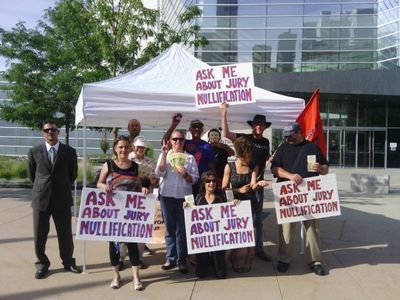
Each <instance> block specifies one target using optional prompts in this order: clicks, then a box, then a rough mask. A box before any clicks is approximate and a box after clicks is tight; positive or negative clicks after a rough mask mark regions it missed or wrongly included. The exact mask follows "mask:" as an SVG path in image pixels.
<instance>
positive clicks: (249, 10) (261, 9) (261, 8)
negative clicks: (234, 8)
mask: <svg viewBox="0 0 400 300" xmlns="http://www.w3.org/2000/svg"><path fill="white" fill-rule="evenodd" d="M266 13H267V8H266V6H265V5H239V6H238V12H237V15H239V16H248V15H250V16H252V15H258V16H260V15H262V16H264V15H266Z"/></svg>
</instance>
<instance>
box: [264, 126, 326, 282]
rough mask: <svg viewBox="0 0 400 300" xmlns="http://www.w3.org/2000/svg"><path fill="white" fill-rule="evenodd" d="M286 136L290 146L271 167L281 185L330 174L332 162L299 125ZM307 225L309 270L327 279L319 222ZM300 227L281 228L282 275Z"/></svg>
mask: <svg viewBox="0 0 400 300" xmlns="http://www.w3.org/2000/svg"><path fill="white" fill-rule="evenodd" d="M283 135H284V137H285V138H286V140H287V142H285V143H283V144H282V145H281V146H280V147H279V148H278V149H277V150H276V152H275V154H274V159H273V160H272V165H271V171H272V173H273V174H274V175H275V176H277V177H278V182H282V181H287V180H292V181H294V182H295V183H296V184H301V182H302V181H303V178H307V177H312V176H318V175H320V174H321V175H325V174H327V173H328V170H329V167H328V161H327V160H326V158H325V157H324V155H323V154H322V152H321V150H320V149H319V147H318V146H317V145H316V144H315V143H311V142H309V141H307V140H306V139H304V136H303V133H302V130H301V127H300V125H299V124H298V123H296V122H293V123H290V124H288V125H287V126H285V127H284V130H283ZM308 157H312V158H313V161H315V162H314V163H311V164H310V166H309V167H308ZM303 223H304V226H305V228H306V247H307V255H308V263H309V266H310V268H311V269H312V270H313V272H314V273H315V274H317V275H320V276H322V275H326V274H327V272H326V271H325V269H324V267H323V265H322V255H321V250H320V248H321V247H320V229H319V220H318V219H313V220H307V221H303ZM296 224H297V223H296V222H295V223H286V224H280V225H279V262H278V266H277V269H278V271H279V272H286V271H287V270H288V269H289V266H290V261H291V259H292V258H293V245H294V242H295V240H296V237H295V234H294V232H295V231H294V230H295V228H296Z"/></svg>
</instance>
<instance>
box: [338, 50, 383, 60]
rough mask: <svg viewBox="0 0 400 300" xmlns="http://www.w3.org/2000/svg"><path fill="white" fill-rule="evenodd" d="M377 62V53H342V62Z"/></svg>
mask: <svg viewBox="0 0 400 300" xmlns="http://www.w3.org/2000/svg"><path fill="white" fill-rule="evenodd" d="M375 60H376V52H375V51H351V52H341V53H340V62H346V61H348V62H357V61H359V62H374V61H375Z"/></svg>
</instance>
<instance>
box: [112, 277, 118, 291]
mask: <svg viewBox="0 0 400 300" xmlns="http://www.w3.org/2000/svg"><path fill="white" fill-rule="evenodd" d="M110 288H112V289H113V290H116V289H119V279H114V280H113V281H111V283H110Z"/></svg>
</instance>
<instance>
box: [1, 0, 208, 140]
mask: <svg viewBox="0 0 400 300" xmlns="http://www.w3.org/2000/svg"><path fill="white" fill-rule="evenodd" d="M200 14H201V11H200V10H199V9H198V8H197V7H190V8H189V9H187V11H186V12H185V13H183V14H182V15H181V16H180V18H179V22H180V23H179V25H178V28H179V29H178V30H177V31H175V30H173V29H172V28H171V27H170V26H169V25H167V24H166V23H161V24H160V25H159V26H157V25H158V24H157V11H155V10H152V9H148V8H145V7H144V6H143V4H142V2H141V1H140V0H59V1H57V2H56V3H55V6H54V7H53V8H49V9H48V10H47V11H46V14H45V16H44V17H43V18H42V20H41V21H40V22H39V23H38V26H37V27H36V29H34V30H31V29H27V28H26V27H25V26H24V24H23V23H18V24H17V25H16V26H15V27H14V28H13V29H12V30H11V31H6V30H4V29H2V28H0V55H2V56H4V57H6V58H7V59H8V61H9V62H12V63H11V65H10V67H9V69H8V70H7V71H6V73H5V79H6V80H8V81H9V82H10V83H12V85H11V86H9V87H6V88H8V89H11V101H10V102H5V103H3V104H2V105H0V117H1V118H3V119H5V120H7V121H13V122H18V123H20V124H22V125H25V126H28V127H30V128H32V129H41V125H42V123H43V121H45V120H48V119H52V120H53V121H55V122H56V123H57V124H58V125H59V126H65V129H66V143H68V137H69V132H70V130H73V129H74V119H75V116H74V111H75V104H76V101H77V99H78V97H79V93H80V90H81V88H82V85H83V84H84V83H85V82H94V81H99V80H103V79H107V78H110V77H113V76H116V75H118V74H121V73H125V72H127V71H131V70H133V69H135V68H137V67H138V66H140V65H142V64H144V63H146V62H147V61H148V60H150V59H151V58H153V57H154V56H156V55H158V54H159V53H161V52H162V51H163V50H165V49H166V48H168V47H169V46H171V45H172V44H173V43H175V42H177V43H182V44H184V45H204V44H205V43H206V40H205V39H204V38H199V39H197V38H196V34H197V32H198V31H199V27H198V26H197V25H195V24H193V22H192V20H193V18H194V17H197V16H199V15H200ZM157 27H159V30H158V31H157ZM149 38H150V40H148V39H149ZM146 41H147V42H149V41H150V42H149V43H147V44H146ZM142 45H146V46H142Z"/></svg>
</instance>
